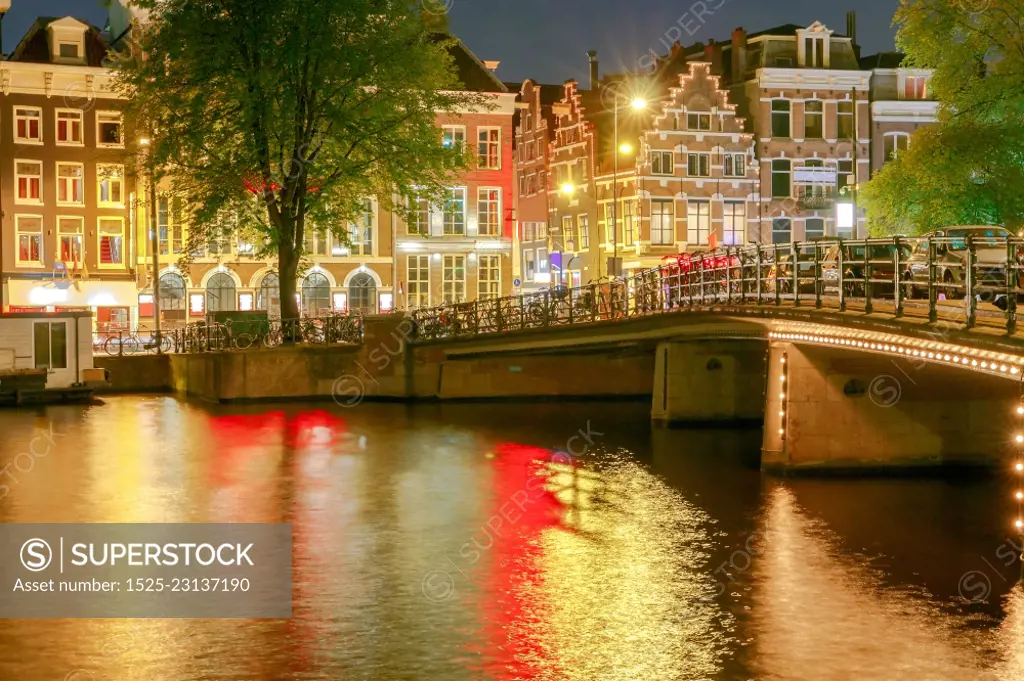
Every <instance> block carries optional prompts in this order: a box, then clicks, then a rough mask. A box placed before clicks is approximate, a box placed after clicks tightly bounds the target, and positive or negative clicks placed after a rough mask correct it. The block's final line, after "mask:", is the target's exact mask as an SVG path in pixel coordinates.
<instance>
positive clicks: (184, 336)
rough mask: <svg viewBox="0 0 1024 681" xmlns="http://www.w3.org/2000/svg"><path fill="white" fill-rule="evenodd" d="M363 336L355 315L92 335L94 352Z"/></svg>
mask: <svg viewBox="0 0 1024 681" xmlns="http://www.w3.org/2000/svg"><path fill="white" fill-rule="evenodd" d="M362 341H363V320H362V317H361V316H360V315H326V316H321V317H304V318H302V319H285V320H281V319H270V320H268V321H267V322H266V323H262V324H261V323H259V322H231V323H225V324H221V323H217V322H197V323H193V324H188V325H186V326H181V327H177V328H171V329H166V330H164V331H161V332H156V331H152V330H148V329H138V330H136V331H135V332H134V333H128V332H126V331H117V332H103V333H96V334H94V335H93V352H94V353H95V354H107V355H111V356H122V357H123V356H126V355H137V354H155V353H158V352H160V353H193V352H224V351H227V350H249V349H253V348H272V347H277V346H279V345H282V344H284V343H304V344H307V345H358V344H360V343H362Z"/></svg>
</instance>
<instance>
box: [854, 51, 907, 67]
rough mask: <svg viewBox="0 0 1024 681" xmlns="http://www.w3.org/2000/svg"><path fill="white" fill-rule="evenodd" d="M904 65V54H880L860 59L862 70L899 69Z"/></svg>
mask: <svg viewBox="0 0 1024 681" xmlns="http://www.w3.org/2000/svg"><path fill="white" fill-rule="evenodd" d="M902 64H903V53H902V52H879V53H878V54H869V55H868V56H866V57H861V59H860V67H861V68H862V69H898V68H899V67H900V66H901V65H902Z"/></svg>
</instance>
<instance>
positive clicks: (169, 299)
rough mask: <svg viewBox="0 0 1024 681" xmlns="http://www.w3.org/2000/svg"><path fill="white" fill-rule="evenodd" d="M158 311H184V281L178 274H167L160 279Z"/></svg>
mask: <svg viewBox="0 0 1024 681" xmlns="http://www.w3.org/2000/svg"><path fill="white" fill-rule="evenodd" d="M160 309H161V310H184V309H185V279H184V277H182V276H181V275H180V274H177V273H175V272H168V273H167V274H164V275H162V276H161V277H160Z"/></svg>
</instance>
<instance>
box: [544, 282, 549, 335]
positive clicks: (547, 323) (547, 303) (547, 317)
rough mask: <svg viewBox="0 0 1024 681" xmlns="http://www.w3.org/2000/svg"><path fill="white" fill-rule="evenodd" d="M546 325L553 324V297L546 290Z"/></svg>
mask: <svg viewBox="0 0 1024 681" xmlns="http://www.w3.org/2000/svg"><path fill="white" fill-rule="evenodd" d="M544 326H551V297H550V295H549V293H548V292H547V291H545V292H544Z"/></svg>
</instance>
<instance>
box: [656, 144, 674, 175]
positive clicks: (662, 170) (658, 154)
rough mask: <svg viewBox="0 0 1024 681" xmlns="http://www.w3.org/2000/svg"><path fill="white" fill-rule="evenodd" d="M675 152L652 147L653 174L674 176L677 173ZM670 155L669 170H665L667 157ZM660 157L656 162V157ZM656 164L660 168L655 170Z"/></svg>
mask: <svg viewBox="0 0 1024 681" xmlns="http://www.w3.org/2000/svg"><path fill="white" fill-rule="evenodd" d="M675 156H676V155H675V153H674V152H673V151H671V150H667V149H652V150H651V175H666V176H672V175H675V174H676V160H675ZM666 157H668V171H667V172H666V170H665V158H666ZM655 158H657V159H659V161H658V163H657V164H655V162H654V159H655ZM655 165H657V166H658V170H655Z"/></svg>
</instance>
